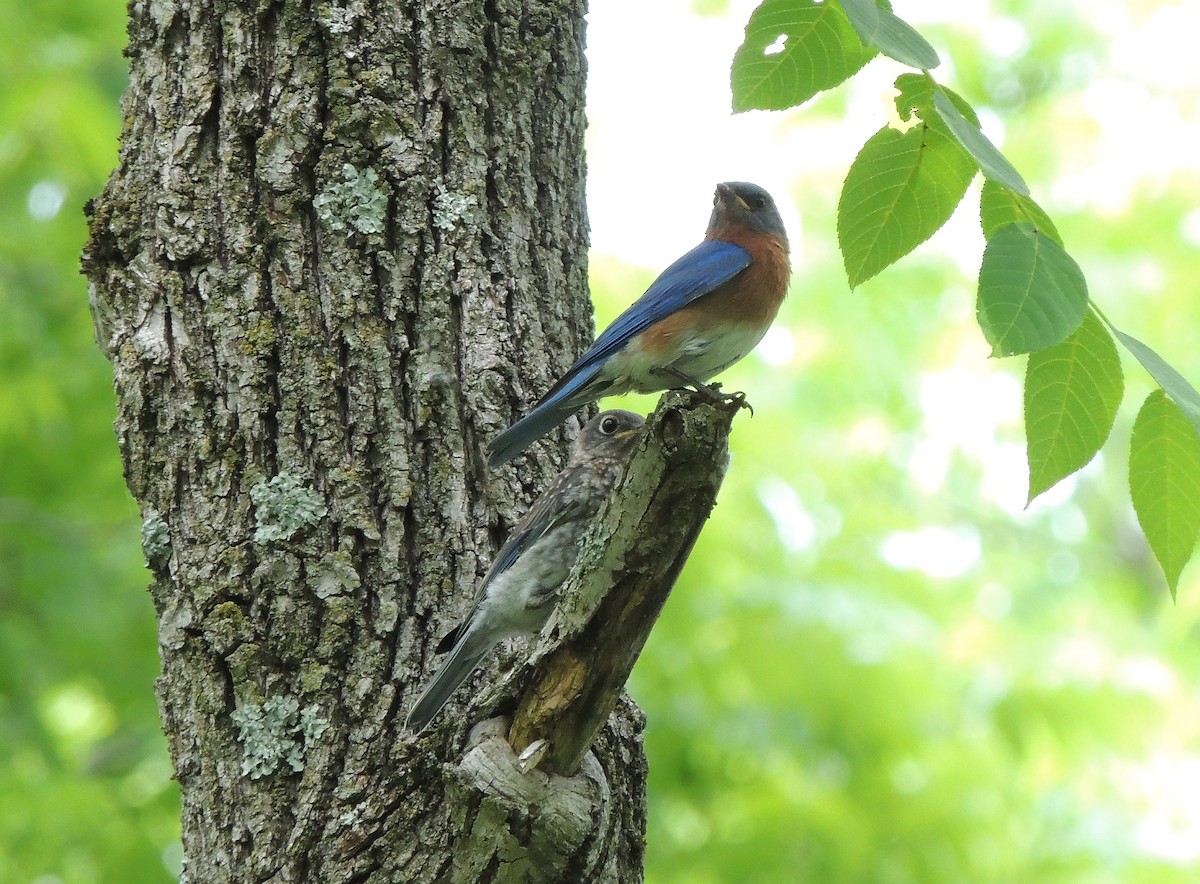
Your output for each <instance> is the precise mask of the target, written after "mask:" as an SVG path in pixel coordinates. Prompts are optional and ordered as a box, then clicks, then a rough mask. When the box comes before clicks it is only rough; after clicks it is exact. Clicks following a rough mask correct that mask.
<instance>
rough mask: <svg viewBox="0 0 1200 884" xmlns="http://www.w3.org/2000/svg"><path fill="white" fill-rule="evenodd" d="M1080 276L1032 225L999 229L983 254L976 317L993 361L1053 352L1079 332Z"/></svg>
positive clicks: (1083, 290)
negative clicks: (1077, 330) (1040, 352)
mask: <svg viewBox="0 0 1200 884" xmlns="http://www.w3.org/2000/svg"><path fill="white" fill-rule="evenodd" d="M1087 302H1088V294H1087V282H1086V281H1085V280H1084V278H1083V271H1081V270H1080V269H1079V265H1078V264H1076V263H1075V261H1074V259H1073V258H1072V257H1071V256H1070V255H1068V254H1067V253H1066V252H1065V251H1063V247H1062V246H1060V245H1059V244H1058V243H1056V242H1055V241H1054V240H1053V239H1052V238H1051V237H1049V236H1047V235H1046V234H1044V233H1042V232H1040V231H1039V230H1038V229H1037V228H1035V227H1034V226H1033V225H1032V224H1030V223H1028V222H1025V221H1018V222H1016V223H1013V224H1005V225H1002V226H1001V227H998V228H997V229H996V231H995V232H994V233H993V234H992V237H991V239H989V240H988V243H987V247H986V248H985V249H984V250H983V263H982V264H981V266H980V268H979V291H978V296H977V299H976V304H975V316H976V318H977V319H978V320H979V327H980V328H981V329H983V336H984V337H985V338H987V341H988V343H989V344H991V345H992V355H994V356H1012V355H1013V354H1014V353H1032V352H1034V351H1037V350H1044V349H1045V348H1047V347H1052V346H1054V345H1055V344H1057V343H1058V342H1059V341H1061V340H1063V339H1065V338H1066V337H1067V335H1069V334H1071V333H1072V332H1073V331H1075V329H1076V328H1078V327H1079V323H1080V322H1081V321H1082V320H1083V313H1084V311H1085V310H1086V309H1087Z"/></svg>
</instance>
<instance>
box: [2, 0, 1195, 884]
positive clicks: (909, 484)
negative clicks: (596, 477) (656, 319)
mask: <svg viewBox="0 0 1200 884" xmlns="http://www.w3.org/2000/svg"><path fill="white" fill-rule="evenodd" d="M594 5H595V6H596V9H595V10H594V11H593V13H592V14H591V15H590V17H589V62H590V77H591V80H590V87H589V118H590V121H591V127H590V129H589V135H588V148H589V159H588V161H589V170H590V171H589V175H590V178H589V209H590V213H591V220H592V228H593V257H592V261H593V264H592V276H593V286H594V294H595V299H596V303H597V316H598V321H599V322H600V323H601V324H603V323H605V322H607V321H608V320H609V319H611V318H612V317H613V316H614V315H616V313H617V312H619V311H620V309H622V308H623V307H624V306H625V305H626V304H628V303H629V301H630V300H631V299H632V298H634V297H635V296H636V295H637V294H639V293H640V292H641V291H642V290H643V289H644V287H645V286H646V285H647V284H648V283H649V282H650V280H651V279H652V278H653V276H654V274H655V272H656V271H657V270H658V269H661V268H662V267H663V266H665V265H666V264H667V263H668V262H669V261H671V260H673V259H674V258H675V257H676V256H677V255H679V254H680V253H682V252H683V251H684V250H685V249H687V248H689V247H690V246H692V245H694V244H695V242H696V241H697V240H698V239H699V237H700V235H701V233H702V230H703V226H704V222H705V219H706V218H707V213H708V210H709V206H710V199H711V193H712V186H713V183H714V182H715V181H719V180H727V179H749V180H754V181H757V182H759V183H761V184H764V185H766V186H767V187H769V188H770V189H771V190H772V192H773V193H774V194H775V196H776V198H777V200H778V201H779V202H780V203H781V204H783V206H784V214H785V220H786V221H787V223H788V226H789V229H790V231H791V234H792V241H793V257H794V263H795V268H796V269H795V275H794V279H793V287H792V294H791V296H790V298H789V299H788V301H787V302H786V304H785V306H784V309H783V313H782V315H781V318H780V321H779V322H778V324H777V327H776V329H775V330H774V331H773V332H772V334H771V335H770V336H769V337H768V339H767V340H766V341H764V343H763V345H762V346H761V347H760V348H759V350H758V351H757V352H756V353H755V354H754V355H753V356H752V357H751V358H749V359H747V360H745V361H744V362H742V363H741V364H739V365H738V366H736V367H735V368H734V369H732V370H731V371H729V372H728V373H727V375H726V377H725V378H724V380H725V382H726V384H727V386H729V387H732V388H736V389H742V390H745V391H747V393H748V394H749V396H750V399H751V401H752V402H753V404H754V406H755V410H756V413H755V415H754V416H753V417H751V416H749V415H747V414H743V415H741V416H739V418H738V419H737V421H736V423H735V427H734V439H733V460H732V466H731V469H730V471H729V474H728V477H727V479H726V482H725V486H724V488H723V489H722V492H721V497H720V502H719V504H718V507H717V509H716V511H715V513H714V515H713V517H712V519H711V521H710V522H709V524H708V526H707V527H706V529H705V532H704V534H703V536H702V538H701V541H700V544H699V546H698V547H697V549H696V551H695V554H694V555H693V557H692V560H691V562H690V563H689V565H688V567H687V569H686V571H685V572H684V575H683V577H682V579H681V580H680V582H679V584H678V586H677V587H676V589H675V592H674V594H673V596H672V598H671V601H670V602H669V603H668V606H667V609H666V611H665V613H664V615H663V617H662V619H661V621H660V622H659V624H658V626H657V627H656V629H655V631H654V634H653V635H652V637H651V640H650V643H649V645H648V647H647V650H646V653H645V656H644V657H643V659H642V660H641V661H640V663H639V664H638V667H637V669H636V671H635V673H634V677H633V680H632V682H631V684H630V690H631V692H632V693H633V695H634V697H635V698H636V699H637V700H638V702H639V703H641V704H642V705H643V707H644V708H645V710H646V713H647V716H648V719H649V725H648V729H647V733H646V742H647V748H648V752H649V756H650V763H651V780H650V790H651V791H650V826H649V837H648V855H647V878H648V880H649V881H650V882H652V884H667V882H671V884H674V882H700V884H705V882H746V881H750V882H758V881H762V882H794V881H814V882H863V884H867V882H883V884H893V882H895V884H900V882H958V881H972V882H1011V881H1053V882H1097V884H1099V882H1111V881H1123V882H1147V884H1159V882H1176V881H1178V882H1185V881H1194V880H1197V879H1198V876H1200V628H1198V627H1200V568H1198V567H1197V566H1196V565H1192V566H1190V567H1189V568H1188V569H1187V570H1185V572H1184V576H1183V580H1182V581H1181V584H1180V588H1179V598H1178V602H1177V603H1175V604H1172V602H1171V600H1170V597H1169V595H1168V594H1167V591H1166V588H1165V584H1164V581H1163V579H1162V576H1161V574H1160V573H1159V571H1158V569H1157V566H1156V565H1155V563H1154V561H1153V559H1152V558H1151V556H1150V555H1149V552H1148V550H1147V548H1146V545H1145V542H1144V541H1143V539H1142V537H1141V535H1140V532H1139V530H1138V528H1137V524H1136V519H1135V518H1134V515H1133V513H1132V509H1131V507H1130V505H1129V502H1128V491H1127V489H1126V486H1125V482H1126V479H1125V469H1126V461H1127V458H1128V436H1129V432H1130V428H1131V425H1132V420H1133V415H1134V413H1135V412H1136V408H1137V406H1138V404H1139V403H1140V401H1141V399H1142V398H1143V397H1144V395H1145V394H1146V393H1147V392H1148V391H1149V390H1150V389H1151V385H1150V383H1149V381H1148V380H1147V379H1146V378H1145V376H1144V375H1143V373H1142V372H1141V369H1140V368H1139V367H1138V366H1137V365H1136V363H1135V362H1134V361H1133V360H1132V359H1129V358H1126V359H1125V369H1126V374H1127V396H1126V399H1127V401H1126V403H1125V405H1124V406H1123V408H1122V411H1121V413H1120V415H1119V416H1118V419H1117V423H1116V427H1115V428H1114V430H1113V436H1112V438H1111V440H1110V441H1109V443H1108V445H1107V446H1106V447H1105V449H1104V450H1103V452H1102V453H1101V455H1100V456H1099V457H1098V458H1097V459H1096V460H1095V461H1094V462H1093V463H1092V464H1091V465H1089V466H1088V467H1087V468H1086V469H1085V470H1083V471H1082V472H1081V473H1080V474H1079V475H1078V476H1076V477H1072V478H1070V479H1068V480H1066V481H1064V482H1063V483H1061V484H1060V485H1059V486H1057V487H1056V488H1054V489H1052V490H1051V491H1050V492H1048V493H1047V494H1045V495H1043V497H1042V498H1040V499H1039V500H1038V501H1036V502H1034V504H1033V505H1032V506H1030V507H1028V508H1026V507H1025V495H1026V480H1025V461H1024V448H1023V442H1022V438H1023V436H1022V426H1021V375H1022V371H1023V368H1024V365H1023V359H1009V360H992V359H989V358H988V355H987V354H988V348H987V346H986V345H985V344H984V342H983V340H982V336H981V334H980V333H979V331H978V329H977V328H976V327H975V324H974V315H973V314H974V301H973V288H974V276H975V274H976V272H977V270H978V264H979V257H980V254H981V252H982V248H983V239H982V235H981V234H980V232H979V227H978V222H977V218H976V217H975V212H974V208H973V206H972V205H971V200H972V195H969V196H968V199H967V202H966V204H964V207H963V209H962V210H960V212H959V213H958V214H957V215H956V216H955V217H954V218H953V219H952V220H951V221H950V223H949V224H948V225H947V227H946V228H945V229H944V230H943V231H942V232H940V233H939V234H937V235H936V236H935V237H934V239H933V240H931V241H930V242H929V243H927V244H926V245H924V246H922V247H921V248H920V249H918V250H917V252H915V253H914V254H913V255H911V256H909V257H907V258H905V259H903V260H902V261H901V262H900V263H899V264H898V265H896V266H895V267H893V268H890V269H888V270H887V271H885V272H884V273H883V274H882V275H881V276H880V277H878V278H876V279H874V280H871V281H870V282H868V283H867V284H865V285H863V286H861V287H860V288H859V289H857V290H855V291H853V292H851V291H849V290H848V288H847V285H846V281H845V276H844V274H843V272H842V268H841V262H840V257H839V254H838V252H837V247H836V241H835V237H834V232H833V231H834V229H835V217H836V206H837V197H838V191H839V185H840V182H841V179H842V178H843V177H844V175H845V171H846V169H847V167H848V166H849V163H850V161H851V159H852V158H853V156H854V154H855V152H856V151H857V149H858V147H859V146H861V144H862V143H863V142H864V141H865V140H866V139H867V137H869V136H870V134H871V133H872V132H874V131H875V130H876V129H877V128H878V127H880V126H881V125H886V123H887V122H888V120H889V117H890V84H891V82H892V80H893V79H894V78H895V76H896V75H897V74H898V73H900V72H901V68H900V67H899V66H898V65H896V64H894V63H892V62H889V61H887V60H885V59H877V60H876V61H874V62H872V63H871V64H870V65H869V66H868V67H867V68H866V69H865V70H864V71H862V72H861V73H860V74H859V75H858V76H856V77H855V79H854V80H852V81H851V82H850V83H848V84H846V85H845V86H843V87H841V88H840V89H838V90H836V91H835V92H834V93H832V94H829V95H827V96H823V97H819V98H818V99H816V100H814V101H813V102H811V103H810V104H808V105H806V106H805V107H803V108H801V109H798V110H792V111H788V112H784V113H775V114H767V113H753V114H747V115H743V116H739V117H737V118H731V117H730V116H729V113H728V106H729V97H728V87H727V70H728V64H729V60H730V58H731V57H732V54H733V51H734V49H735V48H736V46H737V45H738V43H739V42H740V37H741V28H742V26H743V25H744V23H745V21H746V18H747V17H748V15H749V12H750V10H751V9H752V8H753V4H752V3H747V2H728V3H727V2H723V0H695V2H692V3H687V2H683V0H656V2H655V3H645V2H641V0H603V2H598V3H596V4H594ZM894 5H895V8H896V10H897V12H898V13H899V14H900V15H902V16H903V17H904V18H906V19H907V20H908V21H910V22H911V23H913V24H914V25H916V26H917V27H918V28H919V29H920V30H921V31H922V32H923V33H924V34H925V35H926V36H927V37H928V38H929V39H930V40H931V42H932V43H933V44H934V45H935V46H936V48H937V49H938V50H939V52H940V53H941V55H942V58H943V60H944V64H943V67H942V68H940V69H939V71H938V78H939V80H940V81H941V82H944V83H946V84H947V85H949V86H951V87H952V88H954V89H955V90H957V91H958V92H960V93H961V94H962V95H963V96H964V97H966V98H967V99H968V100H969V101H971V102H972V103H973V104H974V105H975V106H976V108H977V109H979V110H980V111H981V112H982V113H981V117H982V118H983V121H984V126H985V130H986V131H987V132H988V133H989V134H990V135H991V136H992V137H993V139H994V140H996V141H997V142H998V143H1001V144H1002V145H1003V148H1004V150H1005V152H1006V153H1007V154H1008V156H1009V157H1010V158H1011V159H1012V160H1013V161H1014V162H1015V164H1016V165H1017V167H1018V168H1019V169H1020V170H1021V171H1022V173H1023V174H1024V175H1025V177H1026V179H1027V180H1028V181H1029V182H1030V185H1031V187H1032V189H1033V194H1034V197H1035V198H1036V199H1037V200H1038V201H1039V202H1041V203H1042V205H1043V206H1044V207H1045V208H1046V209H1047V210H1048V211H1049V212H1050V214H1051V215H1052V217H1053V218H1054V220H1055V222H1056V223H1057V225H1058V227H1059V230H1060V232H1061V233H1062V234H1063V236H1064V238H1065V240H1066V242H1067V246H1068V248H1069V250H1070V252H1071V254H1072V255H1073V256H1074V257H1075V258H1076V259H1077V260H1078V261H1079V262H1080V264H1081V266H1082V267H1083V270H1084V272H1085V274H1086V275H1087V279H1088V283H1089V286H1090V290H1091V292H1092V295H1093V297H1094V298H1095V300H1096V301H1097V302H1098V303H1099V304H1100V305H1101V307H1102V308H1103V309H1104V311H1105V312H1106V313H1107V314H1108V315H1109V316H1110V317H1111V318H1112V319H1113V321H1114V322H1116V323H1117V324H1118V325H1119V326H1120V327H1121V328H1123V329H1125V330H1126V331H1128V332H1130V333H1131V334H1134V335H1136V336H1137V337H1139V338H1141V339H1142V340H1145V341H1146V342H1147V343H1149V344H1151V345H1152V346H1154V347H1155V348H1156V349H1158V351H1159V352H1160V353H1162V354H1163V355H1164V356H1165V357H1166V358H1167V359H1168V360H1169V361H1171V362H1172V363H1173V364H1174V365H1175V366H1176V367H1177V368H1179V369H1180V370H1181V371H1182V372H1183V373H1184V374H1185V375H1186V376H1187V377H1189V378H1190V379H1191V380H1192V381H1193V382H1194V383H1195V382H1197V381H1200V302H1198V299H1197V295H1198V294H1200V292H1197V282H1196V280H1198V279H1200V249H1198V246H1200V65H1197V64H1196V58H1195V49H1194V44H1195V37H1196V35H1197V34H1198V33H1200V3H1197V2H1195V0H1187V2H1177V3H1174V2H1156V0H1093V2H1087V3H1084V2H1081V0H1079V2H1064V3H1054V4H1045V3H1040V2H1036V0H995V2H986V0H959V2H935V0H895V3H894ZM124 14H125V13H124V8H123V4H119V3H116V2H112V0H37V2H35V3H33V4H30V3H22V2H18V0H0V21H3V22H4V28H3V31H0V881H3V882H7V881H15V882H25V881H35V882H39V884H55V882H66V884H87V882H101V881H104V882H107V881H114V882H124V881H139V882H154V881H170V880H173V879H174V878H175V877H176V874H177V871H178V867H179V861H180V850H179V846H178V821H177V815H178V795H177V791H176V789H175V786H174V784H173V783H172V781H171V779H170V765H169V762H168V759H167V754H166V747H165V742H164V740H163V738H162V736H161V733H160V731H159V726H158V721H157V717H156V710H155V703H154V696H153V689H152V686H153V680H154V677H155V675H156V673H157V657H156V652H155V627H154V620H153V612H152V609H151V605H150V600H149V597H148V596H147V595H146V593H145V592H144V586H145V584H146V574H145V572H144V571H143V570H142V566H141V557H140V552H139V542H138V518H137V512H136V508H135V507H134V505H133V503H132V502H131V501H130V499H129V497H128V495H127V493H126V491H125V488H124V485H123V483H122V479H121V468H120V463H119V458H118V454H117V450H116V445H115V442H114V439H113V436H112V432H111V423H112V419H113V416H114V412H113V397H112V393H111V374H110V371H109V367H108V365H107V363H106V362H105V361H104V360H103V358H102V357H101V356H100V354H99V352H98V350H97V349H96V347H95V345H94V343H93V341H92V331H91V320H90V318H89V315H88V311H87V291H86V285H85V282H84V280H83V278H82V277H81V276H80V275H79V273H78V254H79V250H80V248H81V246H82V243H83V240H84V236H85V224H84V221H83V217H82V213H81V206H82V204H83V202H84V201H85V200H87V199H88V198H90V197H92V196H94V195H95V194H97V193H98V192H99V190H100V188H101V187H102V185H103V181H104V179H105V176H106V175H107V174H108V172H109V170H110V169H111V168H112V166H113V164H114V162H115V158H116V137H117V133H118V131H119V128H120V114H119V108H118V99H119V96H120V92H121V89H122V88H123V86H124V82H125V64H124V59H123V58H122V56H121V49H122V46H123V44H124ZM977 187H978V183H977V185H976V188H975V189H974V190H973V191H972V194H977ZM623 404H625V405H627V406H630V405H631V400H628V399H626V400H624V401H623ZM652 405H653V400H652V399H645V400H632V407H639V406H644V407H645V408H646V409H647V410H648V409H649V408H650V407H651V406H652Z"/></svg>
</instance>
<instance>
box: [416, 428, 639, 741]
mask: <svg viewBox="0 0 1200 884" xmlns="http://www.w3.org/2000/svg"><path fill="white" fill-rule="evenodd" d="M644 424H645V421H644V420H643V419H642V418H641V417H639V416H638V415H636V414H633V413H632V412H628V411H619V410H614V411H605V412H602V413H601V414H598V415H596V417H594V418H592V419H591V420H590V421H588V423H587V424H585V425H584V427H583V429H582V430H581V431H580V433H579V438H578V439H576V440H575V445H574V447H573V448H572V450H571V456H570V458H568V460H567V465H566V466H565V467H563V469H562V471H561V472H559V474H558V475H557V476H555V477H554V480H553V481H552V482H551V483H550V487H549V488H547V489H546V491H545V493H544V494H542V496H541V497H539V498H538V499H537V500H536V501H534V503H533V506H531V507H530V508H529V511H528V512H526V513H525V515H524V516H522V517H521V520H520V521H519V522H518V523H517V526H516V527H515V528H514V529H513V532H512V534H511V535H509V538H508V540H507V541H505V543H504V546H502V547H501V548H500V552H499V553H497V554H496V560H495V561H494V562H493V563H492V566H491V568H489V569H488V573H487V575H486V576H485V577H484V578H483V581H482V582H481V583H480V584H479V590H478V592H477V593H476V596H475V605H474V607H473V608H472V610H471V613H470V614H469V615H468V616H467V619H466V620H464V621H463V622H462V624H460V625H459V626H458V627H457V628H455V629H454V630H452V631H451V632H450V633H449V634H448V635H447V636H446V637H445V638H443V639H442V641H441V643H440V644H439V645H438V648H437V650H438V651H439V652H441V651H447V650H448V651H449V656H447V658H446V659H445V661H443V662H442V665H441V666H440V667H439V668H438V671H437V672H436V673H435V674H434V676H433V678H432V679H431V680H430V682H429V684H428V685H427V686H426V687H425V689H424V690H423V691H422V692H421V695H420V696H419V697H418V698H417V701H416V702H415V703H414V704H413V707H412V711H411V712H409V714H408V720H407V722H406V726H407V727H408V728H409V729H410V730H412V731H420V730H422V729H423V728H424V727H425V726H426V725H428V724H429V722H430V721H431V720H432V719H433V717H434V716H435V715H436V714H437V712H438V710H439V709H441V708H442V706H443V705H444V704H445V703H446V701H447V700H448V699H449V698H450V696H451V694H453V693H454V691H455V689H456V688H457V687H458V686H459V684H461V683H462V681H463V679H465V678H466V677H467V676H468V675H469V674H470V673H471V671H472V670H473V669H474V668H475V667H476V666H477V665H478V663H479V661H480V659H482V657H483V655H484V654H486V653H487V652H488V651H489V650H491V648H492V647H493V646H494V645H495V644H496V643H497V642H499V641H500V640H501V639H504V638H508V637H510V636H514V635H532V634H534V633H536V632H537V631H538V630H539V629H541V628H542V626H543V625H544V624H545V622H546V619H547V618H548V617H549V616H550V612H551V611H552V610H553V608H554V604H555V602H556V601H557V599H558V590H559V587H560V586H562V583H563V581H564V580H566V579H567V576H568V575H569V574H570V572H571V568H572V567H573V566H574V564H575V559H576V558H577V557H578V555H579V540H580V538H581V537H582V536H583V533H584V531H585V530H587V527H588V525H589V523H590V522H591V520H592V517H593V516H595V515H596V512H597V510H599V509H600V505H601V504H602V503H603V502H604V500H605V499H606V498H607V497H608V495H609V494H610V493H612V490H613V487H614V486H615V485H616V482H617V480H618V479H619V478H620V475H621V471H622V470H623V469H624V468H625V464H626V462H627V461H628V460H629V455H630V453H631V452H632V451H633V446H634V443H635V442H636V441H637V439H638V437H639V436H640V435H641V431H642V427H643V426H644Z"/></svg>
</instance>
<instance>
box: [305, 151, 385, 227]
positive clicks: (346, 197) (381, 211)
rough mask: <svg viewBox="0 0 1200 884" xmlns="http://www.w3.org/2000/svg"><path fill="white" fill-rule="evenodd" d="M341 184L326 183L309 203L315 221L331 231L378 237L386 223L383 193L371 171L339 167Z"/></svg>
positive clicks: (368, 169)
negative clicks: (310, 203)
mask: <svg viewBox="0 0 1200 884" xmlns="http://www.w3.org/2000/svg"><path fill="white" fill-rule="evenodd" d="M340 177H341V180H340V181H334V182H330V183H329V184H328V185H326V187H325V190H323V191H321V193H319V194H317V196H316V198H315V199H314V200H313V208H314V209H316V211H317V217H318V218H320V219H321V221H322V222H323V223H325V224H326V225H328V226H329V228H330V229H332V230H345V229H347V228H348V227H349V228H352V229H353V230H355V231H357V232H358V233H361V234H363V235H364V236H365V235H368V234H371V233H382V232H383V229H384V224H385V222H386V221H387V204H388V198H387V193H385V192H384V190H383V189H382V188H381V187H380V186H379V176H378V175H377V174H376V173H375V170H374V169H372V168H369V167H368V168H367V169H365V170H359V169H357V168H355V167H354V166H352V165H351V164H350V163H345V164H343V165H342V170H341V176H340Z"/></svg>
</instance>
